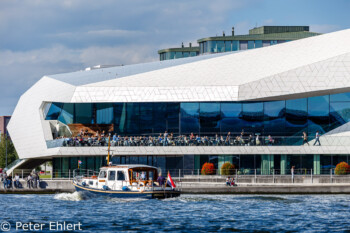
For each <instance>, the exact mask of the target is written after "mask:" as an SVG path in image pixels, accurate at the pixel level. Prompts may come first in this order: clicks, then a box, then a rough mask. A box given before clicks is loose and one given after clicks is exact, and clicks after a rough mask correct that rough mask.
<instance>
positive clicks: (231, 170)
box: [221, 162, 235, 175]
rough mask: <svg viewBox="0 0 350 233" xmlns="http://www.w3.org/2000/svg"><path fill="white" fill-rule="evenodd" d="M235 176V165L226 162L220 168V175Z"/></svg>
mask: <svg viewBox="0 0 350 233" xmlns="http://www.w3.org/2000/svg"><path fill="white" fill-rule="evenodd" d="M233 174H235V165H233V164H232V163H230V162H226V163H224V164H223V165H222V166H221V175H233Z"/></svg>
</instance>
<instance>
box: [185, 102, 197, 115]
mask: <svg viewBox="0 0 350 233" xmlns="http://www.w3.org/2000/svg"><path fill="white" fill-rule="evenodd" d="M198 116H199V103H181V117H198Z"/></svg>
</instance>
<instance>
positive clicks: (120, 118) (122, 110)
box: [114, 103, 126, 134]
mask: <svg viewBox="0 0 350 233" xmlns="http://www.w3.org/2000/svg"><path fill="white" fill-rule="evenodd" d="M114 131H115V132H117V133H118V134H124V133H126V103H116V104H114Z"/></svg>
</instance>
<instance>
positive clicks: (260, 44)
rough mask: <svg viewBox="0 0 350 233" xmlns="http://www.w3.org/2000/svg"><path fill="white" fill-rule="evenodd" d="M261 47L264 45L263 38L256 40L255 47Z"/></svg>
mask: <svg viewBox="0 0 350 233" xmlns="http://www.w3.org/2000/svg"><path fill="white" fill-rule="evenodd" d="M261 47H263V42H262V40H256V41H255V48H261Z"/></svg>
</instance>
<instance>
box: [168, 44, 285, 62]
mask: <svg viewBox="0 0 350 233" xmlns="http://www.w3.org/2000/svg"><path fill="white" fill-rule="evenodd" d="M284 42H286V41H284V40H278V41H277V40H264V41H262V40H225V41H223V40H217V41H216V40H209V41H203V42H200V43H199V54H204V53H223V52H231V51H238V50H247V49H254V48H261V47H266V46H270V45H274V44H280V43H284ZM164 58H165V57H164ZM169 59H173V58H169ZM161 60H162V57H161ZM163 60H165V59H163Z"/></svg>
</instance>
